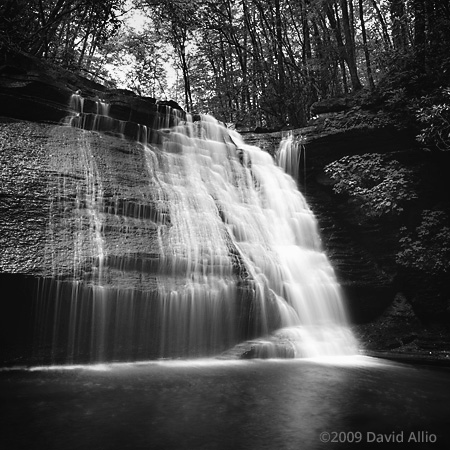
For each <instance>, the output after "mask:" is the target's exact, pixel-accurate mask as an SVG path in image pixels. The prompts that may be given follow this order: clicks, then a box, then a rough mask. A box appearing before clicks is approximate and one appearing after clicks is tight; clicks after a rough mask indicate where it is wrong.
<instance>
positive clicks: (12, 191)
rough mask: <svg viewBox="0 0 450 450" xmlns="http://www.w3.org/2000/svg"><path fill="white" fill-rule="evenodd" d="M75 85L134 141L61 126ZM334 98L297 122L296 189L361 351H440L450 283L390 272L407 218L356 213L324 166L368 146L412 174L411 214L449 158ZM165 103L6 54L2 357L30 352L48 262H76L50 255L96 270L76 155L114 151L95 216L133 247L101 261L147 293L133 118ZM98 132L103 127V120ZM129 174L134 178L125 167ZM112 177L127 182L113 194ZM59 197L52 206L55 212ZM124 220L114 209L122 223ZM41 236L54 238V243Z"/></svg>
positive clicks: (439, 179)
mask: <svg viewBox="0 0 450 450" xmlns="http://www.w3.org/2000/svg"><path fill="white" fill-rule="evenodd" d="M76 91H81V92H82V93H83V95H84V96H85V97H86V100H85V101H84V104H83V112H84V113H85V117H87V118H88V119H87V120H94V116H96V115H97V114H98V112H99V108H100V107H101V104H102V102H101V101H104V102H106V101H107V102H108V104H110V110H109V112H108V116H109V117H111V118H112V119H113V120H115V121H116V123H118V124H120V123H123V124H124V126H123V127H122V126H120V127H118V128H117V132H116V133H115V134H117V135H120V134H122V135H125V136H128V137H130V138H132V140H124V139H117V138H116V137H115V136H108V135H106V134H102V133H96V132H92V133H88V134H86V133H82V132H81V131H80V130H78V129H76V128H69V127H66V126H61V122H62V121H64V120H65V119H66V118H67V116H72V117H75V116H76V114H77V110H76V108H75V107H74V105H73V103H71V99H72V100H73V95H74V93H75V92H76ZM338 103H339V102H338ZM341 103H342V102H340V103H339V104H338V105H337V106H336V105H334V104H333V106H332V108H333V111H342V110H344V111H347V112H338V113H336V112H335V113H332V112H331V111H330V109H329V108H330V107H329V105H328V106H327V105H323V104H322V105H317V107H316V112H317V113H318V114H319V113H320V114H328V115H327V116H326V117H325V116H324V117H323V118H322V119H321V120H319V121H318V122H317V123H314V124H312V125H311V126H310V127H307V128H304V129H301V130H295V131H294V133H296V134H297V135H301V136H302V137H303V139H304V142H305V144H306V145H305V149H306V152H305V153H304V155H305V154H306V163H305V164H303V163H304V161H302V170H301V174H300V179H299V185H300V188H301V190H302V192H303V193H304V194H305V196H306V197H307V200H308V202H309V204H310V206H311V208H312V209H313V211H314V212H315V214H316V216H317V217H318V220H319V224H320V228H321V231H322V239H323V245H324V247H325V249H326V252H327V254H328V256H329V258H330V259H331V261H332V263H333V266H334V268H335V271H336V273H337V275H338V278H339V281H340V282H341V284H342V286H343V288H344V291H345V294H346V298H347V301H348V304H349V308H350V311H351V317H352V320H353V322H354V323H355V324H357V325H358V327H359V328H358V333H359V334H360V335H361V336H362V338H363V340H364V341H365V342H366V343H369V344H368V345H367V348H368V349H370V350H392V349H393V348H395V349H398V348H400V347H405V346H406V347H407V348H409V349H411V348H413V349H415V350H416V351H420V350H426V351H427V350H428V349H430V348H433V349H434V350H436V351H437V350H439V342H446V341H445V339H444V337H443V336H447V335H448V329H447V328H448V325H446V324H447V323H448V322H447V321H448V312H447V308H448V303H447V302H448V298H449V295H448V293H449V292H450V290H449V287H448V283H447V284H445V283H441V284H436V282H435V280H432V281H433V283H430V282H429V280H428V279H427V278H426V277H424V276H423V274H411V273H402V272H401V271H399V268H398V266H397V265H396V262H395V255H396V253H397V252H398V250H399V228H400V226H401V225H402V224H400V223H396V222H395V221H394V222H393V221H375V222H367V221H364V220H363V219H362V217H361V212H360V211H359V210H358V208H355V206H354V204H352V203H351V202H349V201H348V200H347V199H345V198H343V197H339V196H337V195H336V194H334V193H333V191H332V183H331V182H330V180H329V179H328V178H327V177H326V176H325V174H324V172H323V168H324V166H325V165H327V164H329V163H331V162H333V161H335V160H337V159H339V158H341V157H343V156H345V155H356V154H364V153H371V152H373V153H389V154H392V155H395V157H396V159H397V160H399V161H400V162H402V163H403V164H405V165H406V166H408V167H410V168H412V169H413V170H414V171H415V173H416V174H417V176H418V177H419V178H420V180H421V188H420V189H421V197H420V201H419V202H416V204H415V205H414V206H413V208H412V209H411V211H410V216H411V217H413V216H415V215H417V214H416V213H417V211H419V210H421V209H424V207H425V206H427V205H429V206H430V207H432V206H433V205H435V204H438V203H442V202H445V201H446V198H445V195H446V194H445V193H446V192H448V184H449V183H448V177H447V174H446V173H445V170H446V167H448V162H449V161H448V157H447V156H446V155H442V154H441V155H434V154H424V153H423V152H420V151H419V150H418V149H416V148H415V144H414V132H412V131H411V130H407V129H401V130H399V129H398V128H397V127H396V126H395V124H392V123H385V122H384V121H383V118H382V117H381V116H377V115H376V114H374V115H373V117H372V123H370V124H369V125H367V124H359V123H358V120H359V119H358V117H359V116H358V114H349V113H348V105H347V104H346V103H345V104H341ZM169 106H170V107H171V108H172V109H171V110H175V111H176V109H177V105H176V104H171V105H165V104H163V103H159V104H158V103H157V102H156V101H155V100H154V99H149V98H147V99H142V98H139V97H137V96H135V95H134V94H132V93H130V92H127V91H118V90H107V89H106V88H105V87H104V86H101V85H98V84H95V83H92V82H90V81H88V80H85V79H82V78H80V77H77V76H75V75H73V74H70V73H65V74H64V76H62V75H61V73H60V72H58V71H56V69H55V72H51V71H50V72H49V71H48V70H43V68H42V67H41V65H40V63H39V62H38V61H34V60H30V59H28V58H24V57H23V58H22V57H20V56H18V55H2V64H1V66H0V116H3V119H2V121H0V175H1V180H2V186H1V192H0V247H1V249H2V251H1V252H0V280H1V282H2V286H3V287H4V292H10V293H11V294H9V295H8V299H7V300H6V301H2V303H1V305H0V309H1V311H0V317H1V321H2V323H1V332H2V341H3V342H4V343H5V346H4V348H5V349H7V350H6V351H5V358H6V360H8V361H9V363H11V361H14V360H16V359H17V358H19V360H27V358H29V356H30V355H29V354H28V353H27V352H29V340H30V338H31V337H30V336H29V335H27V333H28V331H27V330H29V329H30V327H31V323H30V321H31V311H32V310H33V307H34V306H33V305H32V304H31V300H30V299H31V298H32V297H33V295H34V293H35V292H36V290H39V289H41V288H42V282H41V280H45V279H48V278H49V277H51V276H53V275H54V271H55V265H56V266H57V267H58V271H59V272H60V273H59V276H60V277H61V279H63V278H64V275H65V274H64V271H66V272H67V275H68V276H69V274H71V275H70V276H72V274H73V267H68V266H67V263H66V262H64V261H60V262H59V263H58V261H57V260H55V255H56V256H57V255H63V254H64V253H65V252H67V251H70V252H72V253H74V252H75V253H77V254H78V255H79V258H80V259H84V260H86V261H91V263H90V264H85V265H84V266H83V267H84V268H83V272H80V273H79V274H78V275H79V277H80V280H81V279H83V280H89V279H92V278H95V276H96V272H98V270H99V269H100V262H99V261H98V259H96V258H95V256H94V255H93V254H91V253H90V252H91V251H92V245H95V242H94V243H93V242H89V240H88V239H83V238H82V235H83V232H84V231H83V230H85V231H86V230H88V229H89V227H90V228H91V229H92V227H94V228H95V217H93V216H92V215H91V216H89V213H88V208H87V207H86V204H80V203H79V202H78V200H77V198H79V196H78V197H77V187H76V186H77V178H80V177H87V176H88V175H89V174H86V172H85V171H84V170H83V168H82V167H81V165H80V164H81V162H82V159H83V158H84V160H85V161H84V162H89V164H88V165H87V166H88V167H90V168H91V169H92V170H91V172H92V173H95V172H96V168H97V167H98V168H100V167H102V170H103V169H104V168H107V167H111V164H109V162H110V161H111V160H112V159H114V161H115V163H114V164H113V166H114V167H115V169H114V171H113V172H114V173H112V172H111V171H110V173H108V180H109V181H108V180H106V179H102V180H96V179H95V177H94V178H92V179H91V187H92V189H97V188H98V186H99V184H101V185H102V190H103V195H104V198H105V208H104V211H103V213H104V214H109V215H110V216H111V220H110V221H108V223H109V225H108V230H105V232H106V233H111V234H114V233H116V236H117V239H116V242H115V241H114V239H113V240H110V241H109V242H110V244H108V245H112V246H114V245H115V244H117V248H120V247H121V245H120V244H121V242H120V240H121V239H123V240H127V246H130V247H129V248H134V251H133V255H132V257H130V258H129V259H128V264H125V266H124V265H123V264H122V263H121V264H120V266H119V265H116V266H115V265H114V261H112V260H111V261H109V267H110V269H109V270H112V271H117V272H120V273H121V275H120V276H119V277H111V278H114V279H118V280H123V281H124V283H126V284H129V283H131V284H132V285H133V286H135V287H136V289H138V290H141V291H145V290H147V291H148V290H151V289H152V284H153V283H154V278H153V277H152V276H148V277H145V276H143V273H151V270H150V271H148V270H147V271H143V270H141V269H142V267H144V266H145V267H147V268H151V267H152V264H154V258H155V254H154V249H153V247H152V242H154V240H155V239H156V238H157V237H156V236H155V230H154V227H152V225H151V223H152V221H153V220H155V219H156V216H158V214H159V215H160V214H161V213H163V212H161V211H159V212H158V213H156V212H155V211H156V210H155V208H154V206H155V205H154V204H152V201H151V199H150V198H144V197H145V195H144V194H143V195H144V196H143V197H140V198H137V197H135V196H133V195H132V194H131V191H134V192H136V190H137V191H139V185H140V184H145V185H148V183H149V180H148V171H143V170H142V168H143V167H144V166H145V165H146V164H147V163H148V162H147V161H145V156H144V154H143V152H142V148H141V147H140V146H139V145H138V144H135V143H134V141H133V140H134V139H136V137H137V136H138V135H140V133H142V132H143V128H142V125H144V126H145V127H147V128H146V129H145V130H144V131H145V132H146V133H152V132H153V133H155V131H151V130H159V129H161V128H164V127H168V126H170V125H171V123H172V121H171V119H170V115H169V116H167V114H166V113H167V110H168V107H169ZM327 108H328V109H327ZM353 112H355V111H353ZM180 114H182V112H180ZM330 114H331V115H332V114H338V115H339V114H340V115H341V116H340V117H341V119H342V120H344V122H345V121H348V126H347V127H341V128H339V129H335V128H333V126H332V124H331V125H330V123H329V121H330V117H331V116H330ZM167 117H169V119H167ZM89 118H90V119H89ZM355 118H356V119H355ZM342 120H341V121H342ZM14 121H16V122H17V123H14ZM24 121H32V122H24ZM11 122H13V123H11ZM138 124H142V125H138ZM97 125H98V124H97ZM109 126H110V124H108V129H109ZM99 129H100V131H102V130H101V126H100V128H99ZM105 130H106V128H105ZM105 130H103V131H105ZM157 133H158V132H156V134H157ZM244 137H245V140H246V141H247V142H248V143H251V144H255V145H258V146H260V147H261V148H263V149H265V150H267V151H268V152H269V153H271V154H272V155H274V154H275V152H276V150H277V148H278V145H279V143H280V141H281V139H282V137H283V133H282V132H276V133H267V134H251V133H248V134H245V135H244ZM86 139H88V143H87V144H88V146H87V147H86V146H84V147H83V148H85V149H86V148H89V149H90V153H86V151H85V150H82V149H81V147H80V142H81V141H82V140H86ZM84 144H86V141H85V142H84ZM69 148H70V149H73V148H78V149H79V152H78V153H77V154H75V155H74V154H72V153H71V152H69V150H68V149H69ZM108 170H109V169H107V170H106V171H108ZM102 173H103V172H102ZM131 173H133V174H134V175H133V176H130V175H129V174H131ZM136 174H139V176H136ZM89 176H90V175H89ZM111 180H115V182H117V185H120V186H122V188H121V190H120V192H118V191H117V189H116V188H115V187H114V186H116V183H115V182H114V183H112V182H111ZM142 192H144V190H142ZM61 196H63V197H64V198H62V197H61ZM85 198H87V197H86V196H85ZM61 200H63V201H61ZM77 202H78V203H77ZM56 204H58V205H59V206H58V207H57V208H55V205H56ZM68 211H70V214H68ZM74 212H75V213H74ZM119 216H120V217H122V219H120V220H119V219H118V218H117V217H119ZM158 217H160V216H158ZM123 218H125V219H123ZM411 220H413V219H411ZM137 222H139V225H137ZM143 222H145V223H144V225H143ZM49 224H51V229H49ZM135 225H136V226H135ZM74 227H79V232H80V240H79V241H77V242H75V241H74V242H72V244H71V245H72V246H76V245H78V247H77V248H70V249H68V248H65V246H66V245H67V241H66V240H65V239H64V233H66V232H67V230H70V229H72V230H73V228H74ZM133 229H134V230H135V231H136V230H138V229H139V230H141V231H140V232H139V233H140V234H139V233H138V234H136V232H134V233H133V232H127V230H133ZM118 231H119V232H118ZM49 233H50V234H49ZM49 239H51V240H52V242H53V244H51V245H50V244H49ZM133 241H135V242H134V244H135V245H134V246H133ZM114 242H115V244H114ZM97 253H98V252H97ZM108 254H110V255H114V254H115V248H113V247H111V248H108ZM117 261H119V258H117ZM121 261H123V259H121ZM441 281H442V280H441ZM116 287H117V286H116ZM54 288H55V287H52V289H54ZM119 288H120V286H119ZM13 299H15V300H13ZM399 299H400V300H399ZM394 300H395V302H394ZM389 308H390V309H389ZM389 311H390V312H389ZM386 317H389V320H386ZM436 324H437V325H436ZM425 326H427V327H428V328H429V327H433V326H437V327H438V328H437V329H438V331H437V332H436V333H437V334H433V333H432V332H430V331H429V329H428V331H427V333H428V334H427V333H425V334H424V327H425ZM31 328H32V327H31ZM386 329H388V330H389V333H390V337H389V339H385V338H383V337H382V334H380V330H386ZM424 336H425V337H424ZM436 336H438V338H436ZM416 344H417V345H416ZM419 344H420V345H419ZM414 345H415V347H414ZM441 350H442V349H441Z"/></svg>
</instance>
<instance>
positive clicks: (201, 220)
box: [146, 116, 356, 357]
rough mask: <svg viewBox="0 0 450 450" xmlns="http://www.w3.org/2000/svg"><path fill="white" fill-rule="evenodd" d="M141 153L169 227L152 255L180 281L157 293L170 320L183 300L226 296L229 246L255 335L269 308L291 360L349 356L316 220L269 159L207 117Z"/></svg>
mask: <svg viewBox="0 0 450 450" xmlns="http://www.w3.org/2000/svg"><path fill="white" fill-rule="evenodd" d="M146 148H147V152H148V160H149V167H152V170H153V171H154V174H155V176H156V179H158V181H159V185H160V192H161V198H162V199H163V198H164V199H166V205H167V207H168V209H169V215H170V217H171V219H172V227H170V228H167V229H164V230H162V231H161V240H160V245H161V248H160V251H161V254H163V255H164V264H167V265H168V266H169V267H171V270H172V271H173V273H174V274H176V275H177V277H179V278H181V279H184V282H183V286H182V287H181V288H180V287H177V286H176V283H174V285H172V286H170V292H168V291H167V290H166V289H167V288H165V289H164V290H163V291H162V292H161V294H162V297H163V298H164V297H167V298H173V297H176V298H177V300H178V301H179V302H180V306H178V307H177V308H179V310H178V311H177V308H175V310H174V311H173V314H174V315H177V316H178V315H179V313H180V312H181V316H183V312H182V311H181V308H183V306H182V305H183V304H184V303H185V302H186V301H189V300H191V301H192V302H194V303H195V302H196V301H205V298H204V297H205V296H207V297H208V298H207V299H206V301H208V302H217V301H226V299H227V298H228V297H230V296H232V295H234V294H233V289H234V286H235V283H236V279H235V277H234V276H233V272H234V269H233V261H232V259H231V258H230V248H232V249H234V251H237V253H238V255H239V262H240V264H241V265H242V266H243V267H242V268H243V269H244V270H245V272H246V273H247V274H248V277H249V279H250V280H251V284H252V286H253V289H254V295H255V301H256V303H257V306H258V308H257V311H258V314H259V315H260V318H259V319H260V322H261V324H262V325H261V332H262V334H263V335H264V334H267V333H268V332H269V331H270V323H271V317H270V316H269V314H273V310H274V309H275V310H276V311H277V313H278V315H279V318H280V323H279V327H280V329H279V330H278V331H276V332H275V336H276V337H277V338H280V339H282V340H284V341H288V342H289V345H291V346H292V348H293V350H294V353H295V356H296V357H312V356H319V355H333V354H352V353H355V350H356V345H355V340H354V338H353V336H352V335H351V332H350V331H349V330H348V328H347V318H346V313H345V308H344V306H343V300H342V296H341V290H340V286H339V284H338V283H337V281H336V278H335V275H334V272H333V269H332V267H331V265H330V263H329V261H328V259H327V257H326V255H325V254H324V253H323V251H322V249H321V245H320V236H319V233H318V229H317V224H316V220H315V218H314V215H313V214H312V212H311V210H310V209H309V207H308V205H307V204H306V201H305V199H304V198H303V196H302V195H301V193H300V192H299V191H298V190H297V188H296V185H295V182H294V180H293V179H292V178H291V177H290V176H288V175H286V173H284V172H283V171H282V170H281V169H280V168H279V167H277V166H275V164H274V162H273V160H272V158H271V157H270V155H269V154H267V153H265V152H263V151H261V150H260V149H259V148H257V147H253V146H249V145H246V144H245V143H244V142H243V140H242V138H241V136H240V135H239V134H237V133H235V132H233V131H230V130H227V129H225V128H224V127H223V126H222V125H220V124H219V123H218V122H217V121H216V120H215V119H213V118H211V117H207V116H206V117H202V121H201V122H196V123H193V122H192V121H191V120H190V118H189V117H188V120H187V121H186V122H182V123H180V124H179V125H178V126H177V127H175V128H173V129H172V130H171V132H170V133H168V134H166V135H165V139H164V143H163V145H162V153H159V152H158V150H159V149H154V148H152V146H151V145H148V146H146ZM157 154H158V155H159V156H158V157H156V155H157ZM196 297H197V298H198V297H199V299H198V300H197V298H196ZM268 303H271V305H270V307H269V305H268ZM199 320H200V321H201V320H203V318H202V317H201V314H200V318H199ZM276 344H277V340H275V341H274V342H272V341H269V342H268V344H267V346H268V347H269V348H270V346H273V347H274V349H276V347H277V345H276ZM267 346H266V354H267ZM268 352H269V353H268V354H269V355H270V354H271V353H270V350H268ZM275 354H276V353H275Z"/></svg>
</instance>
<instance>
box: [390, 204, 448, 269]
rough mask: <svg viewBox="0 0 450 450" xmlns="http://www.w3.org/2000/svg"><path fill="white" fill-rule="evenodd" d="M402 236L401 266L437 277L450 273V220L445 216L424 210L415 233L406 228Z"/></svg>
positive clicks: (402, 231) (399, 261) (439, 212)
mask: <svg viewBox="0 0 450 450" xmlns="http://www.w3.org/2000/svg"><path fill="white" fill-rule="evenodd" d="M401 233H402V237H401V239H400V246H401V250H400V251H399V252H398V254H397V263H398V264H400V265H401V266H403V267H406V268H412V269H419V270H423V271H426V272H427V273H430V274H435V275H442V274H448V273H449V272H450V220H449V216H448V215H447V214H446V213H445V212H443V211H430V210H425V211H423V213H422V221H421V223H420V224H419V226H418V227H417V228H416V229H415V230H413V231H408V230H407V228H406V227H403V228H402V229H401Z"/></svg>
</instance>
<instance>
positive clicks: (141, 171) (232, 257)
mask: <svg viewBox="0 0 450 450" xmlns="http://www.w3.org/2000/svg"><path fill="white" fill-rule="evenodd" d="M83 104H84V102H83V98H82V97H81V96H80V95H79V94H74V96H73V97H72V106H73V108H74V115H73V116H71V117H70V118H68V120H67V124H68V126H69V127H71V128H70V130H67V131H66V132H67V133H73V134H72V137H71V139H72V141H71V142H73V144H72V145H71V146H68V147H67V148H66V149H65V150H64V149H59V151H58V152H57V154H55V156H54V157H53V159H52V164H53V165H54V170H55V172H57V173H59V175H60V178H59V182H58V183H57V192H56V194H55V197H54V198H55V200H54V202H53V203H52V209H51V211H50V212H49V233H48V235H49V236H50V239H49V241H48V243H47V249H48V255H49V257H50V258H51V259H52V261H53V263H52V264H53V267H54V273H53V276H52V277H51V278H50V279H46V280H45V281H44V282H43V283H42V286H41V288H40V293H39V302H38V307H37V309H38V313H37V317H38V318H39V320H38V322H37V326H36V330H37V331H36V332H37V338H36V342H37V354H46V353H47V354H48V353H50V354H51V357H50V359H51V361H52V362H66V363H72V362H77V361H81V362H91V363H94V362H101V361H120V360H125V361H127V360H143V359H144V360H145V359H152V358H167V357H170V358H173V357H203V356H209V355H220V354H222V353H223V352H225V353H224V355H225V356H227V355H228V356H230V355H231V356H232V355H233V354H236V355H239V354H242V353H244V354H245V355H247V356H253V357H296V358H299V357H312V356H322V355H339V354H340V355H349V354H354V353H356V352H357V345H356V342H355V339H354V337H353V336H352V333H351V332H350V330H349V328H348V321H347V315H346V311H345V305H344V300H343V298H342V293H341V289H340V286H339V283H338V282H337V280H336V277H335V274H334V271H333V268H332V267H331V265H330V262H329V260H328V259H327V257H326V255H325V253H324V252H323V250H322V248H321V243H320V235H319V232H318V227H317V223H316V219H315V217H314V215H313V213H312V211H311V210H310V208H309V207H308V205H307V204H306V201H305V199H304V197H303V196H302V194H301V193H300V192H299V190H298V189H297V187H296V183H295V181H294V179H293V178H292V177H291V176H290V175H287V174H286V173H285V171H284V170H282V169H281V168H280V167H278V166H277V165H276V164H275V162H274V161H273V159H272V157H271V156H270V155H269V154H267V153H265V152H263V151H262V150H260V149H259V148H257V147H254V146H249V145H247V144H245V142H244V141H243V139H242V137H241V136H240V135H239V134H238V133H236V132H234V131H232V130H228V129H226V128H225V127H224V126H222V125H221V124H220V123H219V122H217V121H216V120H215V119H213V118H212V117H209V116H202V117H196V118H195V120H194V118H193V117H192V116H191V115H189V114H181V113H179V112H177V111H174V110H171V111H169V114H163V113H161V115H160V116H159V123H158V124H157V125H158V126H156V127H155V128H159V131H157V132H155V131H154V130H153V131H152V132H151V133H150V132H149V131H148V129H147V127H146V126H143V125H140V126H139V127H138V130H139V131H138V136H136V143H135V144H134V147H133V148H132V149H131V150H127V151H126V152H125V151H124V150H123V149H122V150H121V153H118V152H117V147H118V145H119V144H117V141H121V142H123V141H124V137H123V130H124V128H125V124H124V123H123V122H121V123H118V121H115V120H114V119H112V118H111V117H109V106H108V104H107V103H105V102H103V101H101V100H98V102H97V112H96V114H89V115H86V114H85V113H84V111H83ZM169 124H171V125H172V126H171V127H170V128H167V127H168V126H169ZM98 131H102V132H105V131H106V132H109V133H110V134H114V135H115V136H116V137H114V138H113V137H110V136H107V135H103V134H99V133H98ZM121 136H122V137H121ZM123 145H125V144H123ZM282 145H284V144H282ZM114 152H116V153H114ZM127 152H128V153H130V155H129V156H127V155H126V154H125V155H124V153H127ZM114 155H118V156H117V157H116V156H114ZM130 161H133V163H131V162H130ZM130 165H132V166H133V167H130ZM128 170H130V173H129V174H128V172H127V171H128ZM127 176H129V178H131V177H135V178H137V180H130V179H128V178H127ZM119 179H120V180H119ZM49 349H50V350H49ZM230 349H232V350H230ZM46 358H47V359H48V357H47V356H46V357H44V360H45V359H46Z"/></svg>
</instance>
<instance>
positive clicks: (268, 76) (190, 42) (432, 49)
mask: <svg viewBox="0 0 450 450" xmlns="http://www.w3.org/2000/svg"><path fill="white" fill-rule="evenodd" d="M449 30H450V1H449V0H295V1H292V0H291V1H287V0H172V1H167V0H3V1H2V2H1V4H0V45H1V46H2V47H6V48H8V49H13V50H18V51H23V52H26V53H28V54H31V55H34V56H37V57H39V58H42V59H44V60H47V61H48V62H49V63H51V64H55V65H58V66H60V67H63V68H66V69H70V70H73V71H76V72H80V73H81V74H83V75H84V76H87V77H89V78H91V79H94V80H96V81H99V82H101V83H103V84H107V85H108V86H110V87H119V88H127V89H131V90H133V91H134V92H136V93H137V94H139V95H143V96H151V97H155V98H158V99H163V100H164V99H167V100H168V99H172V100H175V101H177V102H178V103H179V104H180V105H181V106H182V107H183V108H184V109H185V110H186V111H198V112H203V113H209V114H212V115H214V116H215V117H216V118H217V119H219V120H222V121H224V122H226V123H233V124H236V125H237V126H238V127H239V126H241V127H253V128H255V127H264V128H268V129H280V128H283V127H292V128H293V127H300V126H304V125H305V124H306V123H307V121H308V120H309V119H310V118H311V112H310V107H311V105H312V104H313V103H315V102H317V101H320V100H323V99H327V98H333V97H339V96H345V95H348V94H349V93H350V94H352V93H353V94H358V93H359V94H358V95H360V96H363V97H364V96H371V97H372V98H373V96H377V98H378V99H379V100H380V101H382V102H384V104H385V105H388V106H389V105H390V106H392V107H394V108H399V107H400V108H403V109H404V111H405V112H406V113H407V114H410V115H411V117H413V118H415V120H416V121H417V122H419V123H421V124H422V125H421V130H420V131H421V133H420V135H419V140H422V143H423V144H424V145H431V146H438V147H439V148H441V149H448V148H449V146H450V139H449V132H450V124H449V115H450V111H449V110H450V106H449V105H450V91H449V86H450V81H449V79H450V51H449V50H450V31H449Z"/></svg>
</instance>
